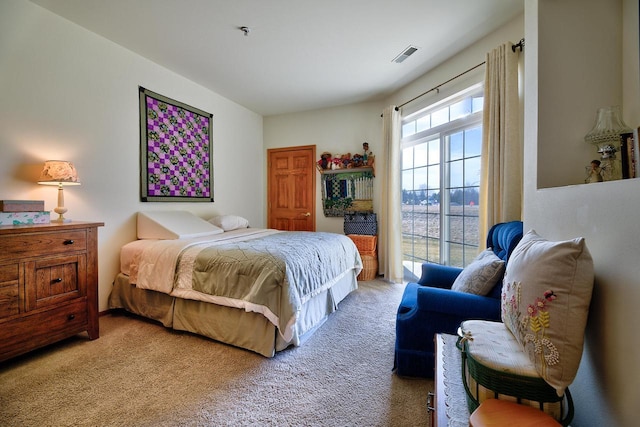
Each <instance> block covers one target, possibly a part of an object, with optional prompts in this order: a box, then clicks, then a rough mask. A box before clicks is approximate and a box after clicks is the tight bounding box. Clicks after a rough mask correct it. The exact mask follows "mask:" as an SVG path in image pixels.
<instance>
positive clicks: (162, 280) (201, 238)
mask: <svg viewBox="0 0 640 427" xmlns="http://www.w3.org/2000/svg"><path fill="white" fill-rule="evenodd" d="M224 218H226V223H225V222H224V221H223V220H220V217H216V218H214V219H212V220H211V221H205V220H203V219H201V218H199V217H197V216H195V215H193V214H191V213H189V212H184V211H173V212H152V213H148V212H146V213H138V219H137V227H138V240H136V241H133V242H130V243H127V244H126V245H124V246H123V247H122V249H121V253H120V270H121V271H120V272H119V273H118V275H117V276H116V278H115V280H114V284H113V289H112V292H111V294H110V296H109V308H110V309H124V310H126V311H128V312H131V313H134V314H137V315H141V316H144V317H147V318H150V319H153V320H156V321H159V322H161V323H162V324H163V325H164V326H165V327H168V328H173V329H176V330H181V331H189V332H193V333H196V334H200V335H203V336H206V337H209V338H212V339H215V340H217V341H221V342H224V343H227V344H231V345H234V346H237V347H241V348H244V349H247V350H251V351H254V352H256V353H259V354H261V355H263V356H266V357H273V356H274V355H275V353H276V352H278V351H281V350H284V349H285V348H287V347H289V346H291V345H294V346H298V345H301V344H302V343H303V342H304V340H305V339H307V338H308V337H309V336H310V335H311V334H312V333H313V332H314V331H315V330H316V329H317V328H318V327H319V326H320V325H321V324H322V323H323V322H324V321H325V320H326V318H327V316H328V315H330V314H331V313H332V312H334V311H335V310H336V309H337V307H338V304H339V303H340V301H342V300H343V299H344V298H345V297H346V296H347V295H348V294H349V293H350V292H352V291H354V290H356V289H357V286H358V285H357V280H356V277H357V275H358V273H359V272H360V271H361V270H362V260H361V258H360V255H359V254H358V250H357V248H356V247H355V245H354V243H353V242H352V241H351V239H349V238H348V237H346V236H344V235H340V234H335V233H322V232H302V231H291V232H290V231H279V230H273V229H261V228H251V227H248V223H247V222H246V220H244V221H242V218H239V217H233V216H226V217H224ZM215 224H218V225H220V227H218V226H217V225H215Z"/></svg>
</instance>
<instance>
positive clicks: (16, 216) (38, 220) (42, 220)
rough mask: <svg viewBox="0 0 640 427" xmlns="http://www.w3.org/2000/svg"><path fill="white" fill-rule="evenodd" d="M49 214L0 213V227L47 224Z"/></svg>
mask: <svg viewBox="0 0 640 427" xmlns="http://www.w3.org/2000/svg"><path fill="white" fill-rule="evenodd" d="M50 222H51V220H50V216H49V212H48V211H41V212H0V225H23V224H49V223H50Z"/></svg>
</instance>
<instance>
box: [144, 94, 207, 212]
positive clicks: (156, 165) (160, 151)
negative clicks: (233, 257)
mask: <svg viewBox="0 0 640 427" xmlns="http://www.w3.org/2000/svg"><path fill="white" fill-rule="evenodd" d="M139 97H140V198H141V200H142V201H143V202H213V159H212V153H213V151H212V150H213V140H212V136H211V134H212V121H213V115H212V114H209V113H207V112H204V111H202V110H199V109H197V108H194V107H191V106H189V105H186V104H183V103H182V102H178V101H175V100H173V99H171V98H167V97H166V96H162V95H160V94H157V93H155V92H151V91H150V90H147V89H145V88H143V87H140V88H139Z"/></svg>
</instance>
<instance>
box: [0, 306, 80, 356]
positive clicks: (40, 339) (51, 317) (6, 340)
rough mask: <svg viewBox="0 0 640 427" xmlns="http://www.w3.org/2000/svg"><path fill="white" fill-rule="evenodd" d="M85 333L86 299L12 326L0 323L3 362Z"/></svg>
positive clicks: (0, 344)
mask: <svg viewBox="0 0 640 427" xmlns="http://www.w3.org/2000/svg"><path fill="white" fill-rule="evenodd" d="M86 330H87V301H86V298H80V299H78V301H76V302H73V303H70V304H65V305H61V306H59V307H56V308H53V309H50V310H45V311H38V312H34V313H33V314H30V315H27V316H22V317H19V318H17V319H13V320H12V321H11V322H3V321H2V320H0V360H5V359H8V358H10V357H13V356H15V355H17V354H21V353H24V352H25V351H29V350H33V349H35V348H38V347H42V346H43V345H47V344H51V343H53V342H56V341H59V340H61V339H64V338H67V337H70V336H72V335H75V334H77V333H80V332H82V331H86Z"/></svg>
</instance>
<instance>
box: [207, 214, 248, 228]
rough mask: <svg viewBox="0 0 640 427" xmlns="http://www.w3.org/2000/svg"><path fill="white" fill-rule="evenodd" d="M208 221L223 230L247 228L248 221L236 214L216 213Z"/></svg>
mask: <svg viewBox="0 0 640 427" xmlns="http://www.w3.org/2000/svg"><path fill="white" fill-rule="evenodd" d="M209 222H210V223H211V224H213V225H215V226H217V227H220V228H222V229H223V230H224V231H231V230H236V229H238V228H247V227H248V226H249V221H248V220H247V219H244V218H243V217H241V216H237V215H218V216H214V217H213V218H211V219H210V220H209Z"/></svg>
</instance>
